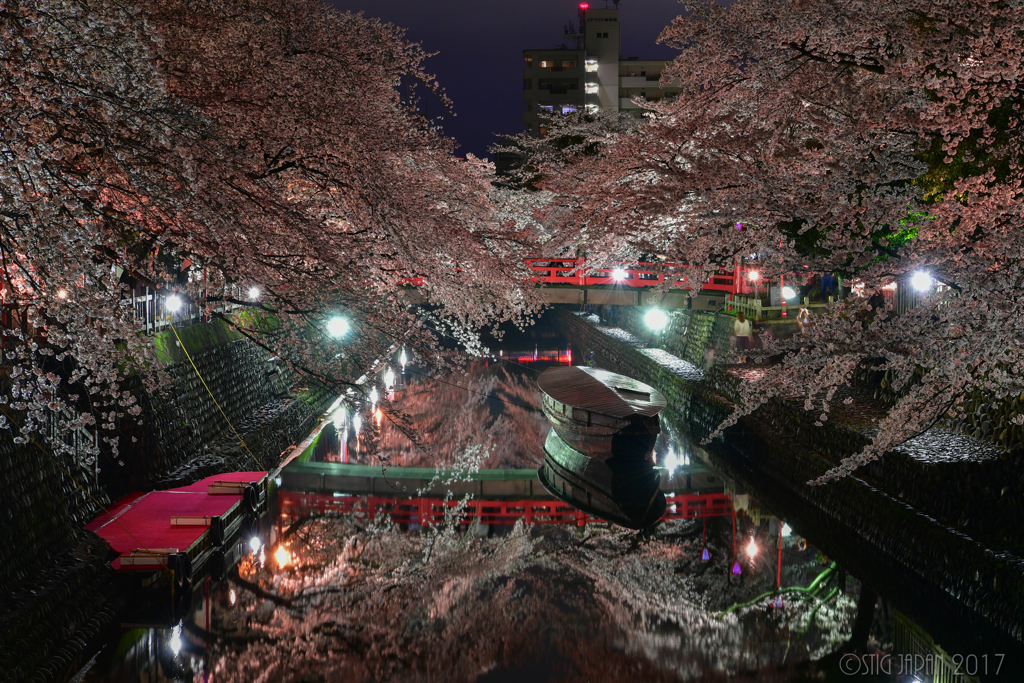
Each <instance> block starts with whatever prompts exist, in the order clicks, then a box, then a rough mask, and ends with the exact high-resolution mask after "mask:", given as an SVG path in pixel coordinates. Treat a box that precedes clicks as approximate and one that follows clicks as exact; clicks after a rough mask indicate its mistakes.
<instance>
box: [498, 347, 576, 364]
mask: <svg viewBox="0 0 1024 683" xmlns="http://www.w3.org/2000/svg"><path fill="white" fill-rule="evenodd" d="M499 358H505V359H508V360H510V361H513V362H515V363H558V364H559V365H572V349H566V350H565V351H534V352H533V353H519V354H515V353H510V354H508V355H507V356H506V355H501V356H499Z"/></svg>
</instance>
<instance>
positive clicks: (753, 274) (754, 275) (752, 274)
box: [747, 270, 761, 299]
mask: <svg viewBox="0 0 1024 683" xmlns="http://www.w3.org/2000/svg"><path fill="white" fill-rule="evenodd" d="M759 277H761V273H759V272H758V271H756V270H748V271H747V279H748V280H750V281H751V282H753V283H754V298H755V299H756V298H757V279H758V278H759Z"/></svg>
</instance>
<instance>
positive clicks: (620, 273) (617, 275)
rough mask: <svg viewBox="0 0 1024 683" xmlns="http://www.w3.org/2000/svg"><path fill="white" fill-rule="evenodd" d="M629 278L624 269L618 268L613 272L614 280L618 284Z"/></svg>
mask: <svg viewBox="0 0 1024 683" xmlns="http://www.w3.org/2000/svg"><path fill="white" fill-rule="evenodd" d="M628 276H629V274H628V273H627V272H626V271H625V269H623V268H616V269H615V270H613V271H612V279H613V280H615V281H616V282H622V281H623V280H625V279H626V278H627V277H628Z"/></svg>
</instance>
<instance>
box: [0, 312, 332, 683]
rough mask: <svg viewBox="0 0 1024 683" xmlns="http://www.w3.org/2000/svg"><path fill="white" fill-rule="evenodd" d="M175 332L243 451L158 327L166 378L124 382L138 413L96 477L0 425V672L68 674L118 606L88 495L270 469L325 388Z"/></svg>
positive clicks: (193, 334) (234, 344) (206, 338)
mask: <svg viewBox="0 0 1024 683" xmlns="http://www.w3.org/2000/svg"><path fill="white" fill-rule="evenodd" d="M199 327H201V328H202V329H198V328H199ZM179 334H180V335H181V339H182V342H184V343H185V345H186V348H188V349H189V352H190V354H191V355H192V360H193V361H194V362H195V364H196V367H197V368H198V369H199V372H200V373H201V374H202V376H203V379H205V380H206V384H207V386H209V388H210V391H212V392H213V394H214V396H216V398H217V402H218V403H219V404H220V406H221V408H222V409H223V410H224V412H225V413H226V414H227V417H228V419H230V421H231V423H232V424H233V425H234V427H235V429H237V430H238V433H239V434H240V435H241V437H242V439H243V440H244V441H245V443H246V445H247V446H248V449H249V451H251V452H252V456H250V455H249V453H247V452H245V451H244V450H243V449H242V447H241V444H240V443H239V441H238V438H237V437H236V436H235V433H234V432H233V431H232V430H231V428H230V427H229V426H228V423H227V420H225V417H224V415H222V414H221V412H220V410H218V408H217V406H216V405H215V404H214V402H213V400H212V399H211V398H210V395H209V393H208V392H207V390H206V388H204V386H203V383H202V382H201V381H200V379H199V378H198V376H197V375H196V372H195V370H194V369H193V368H192V365H191V363H189V362H188V361H187V360H186V359H185V358H184V357H183V356H184V354H183V353H181V352H180V351H179V350H178V348H179V347H178V345H177V340H176V339H175V338H174V337H173V336H171V333H169V332H167V333H163V335H158V337H159V338H158V339H157V340H156V346H157V349H158V353H159V354H160V355H162V356H163V357H164V358H166V359H168V360H171V361H174V362H173V363H172V364H171V365H170V366H169V367H168V368H167V371H168V374H169V375H170V377H171V378H172V383H171V384H170V386H168V387H165V388H164V390H163V391H162V392H160V393H159V394H154V395H147V394H145V393H144V392H141V391H138V390H137V388H138V383H137V382H136V383H133V384H134V386H135V387H136V391H135V392H134V394H135V395H136V397H137V398H139V401H140V405H141V406H142V407H143V413H142V419H143V424H142V425H141V426H140V425H138V424H136V423H135V421H131V420H125V421H122V422H121V423H120V425H119V426H120V433H119V440H120V445H119V448H120V455H119V456H116V457H115V456H113V455H112V454H111V452H110V450H109V448H107V449H104V452H103V453H102V454H101V457H100V463H99V464H100V468H99V474H98V480H97V478H96V473H95V471H94V469H93V468H88V467H82V466H81V465H78V464H75V463H72V462H70V460H71V459H70V458H68V459H67V461H66V462H65V461H64V460H62V461H60V462H58V461H56V460H55V459H54V458H53V457H52V456H50V455H48V454H46V453H44V452H43V451H41V450H40V449H38V448H37V447H36V446H35V445H33V444H27V445H18V444H15V443H14V442H13V440H12V438H11V435H10V433H9V432H4V433H0V486H3V488H4V495H3V496H0V501H2V502H0V525H2V526H3V528H4V529H7V530H9V531H10V534H9V535H7V536H4V541H5V542H4V543H0V680H2V681H7V680H12V681H20V680H62V679H64V678H67V677H68V676H69V675H70V674H71V673H73V669H74V667H76V666H80V665H81V664H82V663H83V662H81V661H80V657H81V653H82V652H83V651H84V648H85V647H86V644H87V643H88V641H89V640H90V639H91V638H94V637H95V636H96V635H97V634H98V633H99V632H100V631H101V630H102V629H104V628H105V627H106V626H107V625H108V624H110V623H111V621H112V620H113V619H114V617H115V616H116V615H117V613H118V612H119V610H120V608H121V604H120V602H119V601H121V600H122V599H123V596H121V595H120V594H119V592H118V591H117V589H116V587H115V584H114V580H115V577H114V573H113V571H112V570H111V569H110V567H109V565H108V564H107V561H108V559H109V558H108V557H107V553H108V552H109V546H107V545H106V543H104V542H103V541H102V540H100V539H99V538H98V537H96V536H95V535H94V534H91V533H89V532H84V531H82V526H83V525H84V524H85V523H87V522H88V521H89V520H91V519H92V518H93V517H95V515H96V514H97V513H98V512H99V507H98V505H97V502H96V501H98V502H99V503H102V504H103V505H107V504H109V503H110V501H111V500H116V499H117V498H119V497H120V496H121V495H123V494H124V493H127V492H129V491H133V490H152V489H156V488H170V487H174V486H180V485H184V484H188V483H191V482H194V481H197V480H198V479H201V478H203V477H205V476H209V475H211V474H216V473H218V472H225V471H232V470H239V469H243V470H252V469H264V470H266V469H270V468H272V467H273V466H274V465H275V464H276V463H277V461H278V459H279V456H280V454H281V452H282V451H283V450H285V449H286V448H287V447H288V446H290V445H291V444H293V443H295V442H296V441H298V440H300V439H302V438H303V437H304V436H305V435H306V434H307V433H308V432H309V431H311V430H312V429H313V427H314V426H315V423H316V420H317V418H318V417H319V416H320V415H321V414H322V412H323V411H324V410H325V409H326V408H327V407H328V406H329V404H330V402H331V401H332V400H333V399H334V398H335V397H334V396H333V395H332V394H331V393H330V392H328V391H327V390H326V389H324V388H322V387H317V386H309V387H303V388H301V389H294V390H293V388H292V387H291V384H292V378H291V377H290V376H289V373H288V371H287V369H286V368H282V367H276V366H275V364H274V363H271V362H269V361H268V359H267V356H268V354H267V353H266V352H265V351H263V350H262V349H260V348H258V347H256V346H255V345H253V344H251V343H249V342H247V341H245V340H241V339H238V338H237V335H231V334H230V333H228V332H227V331H226V330H225V329H220V328H217V327H215V326H213V325H207V326H197V328H186V329H184V330H179ZM132 437H134V438H135V440H134V441H133V440H132ZM253 456H255V460H257V461H258V464H257V462H254V458H253ZM121 463H123V464H121ZM62 467H63V468H64V469H65V470H67V472H68V473H69V474H71V475H73V476H74V478H75V480H77V481H78V482H79V483H81V484H83V485H84V486H85V487H86V488H87V489H89V493H90V494H91V496H92V497H90V496H89V495H87V494H86V493H85V492H84V491H82V490H81V489H80V488H79V487H78V486H77V485H76V484H75V483H74V482H72V481H70V480H69V478H68V476H67V475H66V474H65V472H64V471H63V470H62ZM93 498H95V499H96V500H95V501H94V500H93ZM12 537H13V538H12Z"/></svg>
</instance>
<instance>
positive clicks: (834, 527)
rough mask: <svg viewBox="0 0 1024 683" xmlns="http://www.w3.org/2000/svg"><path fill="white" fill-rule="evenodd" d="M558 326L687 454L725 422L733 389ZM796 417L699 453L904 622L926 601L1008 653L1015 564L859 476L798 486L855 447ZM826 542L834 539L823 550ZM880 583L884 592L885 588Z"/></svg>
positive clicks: (1020, 601)
mask: <svg viewBox="0 0 1024 683" xmlns="http://www.w3.org/2000/svg"><path fill="white" fill-rule="evenodd" d="M560 315H561V318H562V321H563V324H564V330H565V333H566V335H567V336H568V337H569V339H570V341H571V342H572V344H573V348H574V349H579V350H580V351H581V352H583V354H584V357H587V356H588V354H589V353H590V352H593V357H594V361H595V364H596V365H598V366H600V367H605V368H608V369H610V370H613V371H615V372H620V373H623V374H626V375H629V376H632V377H636V378H637V379H640V380H642V381H644V382H647V383H649V384H651V385H653V386H655V387H657V388H658V389H659V390H660V391H662V392H663V393H664V394H665V395H666V397H667V398H668V402H669V407H668V408H667V409H666V410H665V412H664V413H663V415H664V417H665V419H666V420H668V421H670V422H671V423H672V425H673V426H674V427H675V428H676V430H677V431H678V432H679V433H681V434H683V435H688V436H689V437H690V439H691V440H692V442H693V443H694V444H698V443H700V441H701V440H703V439H704V438H705V437H706V436H707V435H708V434H710V433H711V431H712V430H713V429H714V427H715V426H716V425H717V424H718V423H719V422H720V421H721V420H722V418H724V417H725V416H726V415H727V414H728V412H729V411H730V409H731V403H730V401H729V399H728V396H730V395H732V394H733V392H734V390H735V383H736V382H738V381H739V380H738V379H737V378H735V377H733V376H729V375H725V374H723V373H721V372H717V371H716V372H712V373H711V374H710V375H707V376H705V377H704V378H703V379H702V380H700V379H698V380H696V381H695V379H694V377H695V375H694V374H693V372H691V373H690V374H689V376H688V377H683V376H680V373H679V372H676V371H673V370H670V369H669V368H667V367H666V366H665V365H664V364H662V363H659V362H656V361H655V360H654V359H653V358H651V357H650V356H649V355H647V354H645V353H644V352H643V351H642V350H640V349H637V348H634V347H632V346H630V345H628V344H624V343H622V342H620V341H619V340H617V339H614V338H612V337H611V336H609V335H607V334H604V333H603V332H601V331H599V330H597V329H596V328H595V327H594V326H593V325H592V324H590V323H588V322H587V321H585V320H584V319H582V318H580V317H579V316H576V315H574V314H572V313H570V312H568V311H562V312H561V313H560ZM808 417H809V416H806V415H805V414H804V411H802V410H800V409H799V407H794V406H788V405H786V404H783V403H782V402H775V403H773V404H771V405H768V406H765V407H764V408H762V409H761V410H759V411H757V412H756V413H755V414H754V415H753V416H750V417H747V418H743V419H741V420H740V423H739V424H738V425H737V426H736V427H733V428H731V429H729V430H727V432H726V434H725V436H724V438H721V439H716V440H715V441H713V442H711V443H710V444H708V445H707V446H705V447H704V448H706V449H707V451H708V452H709V453H710V454H711V455H712V457H713V458H717V459H718V460H719V462H720V463H723V464H726V465H730V466H732V467H734V468H736V469H740V470H743V471H745V472H746V473H747V476H748V479H749V480H750V481H751V482H752V483H754V484H755V485H757V484H758V482H760V481H762V480H763V481H765V482H772V485H773V486H774V488H775V489H776V490H777V491H779V492H781V495H782V496H784V497H786V498H788V499H790V500H795V501H798V502H800V503H801V505H802V506H803V507H804V508H805V509H806V510H810V511H811V513H810V515H809V516H810V517H812V518H813V519H814V520H815V524H816V525H817V527H818V528H819V529H821V530H823V531H821V532H820V533H819V534H817V535H815V536H813V537H812V540H813V541H814V543H815V544H816V545H818V546H819V547H820V548H822V549H823V550H824V551H825V552H827V553H828V554H829V555H830V556H834V557H835V558H836V559H837V560H839V561H840V562H841V563H843V564H844V565H845V566H847V567H848V569H849V570H850V571H851V572H852V573H853V574H855V575H858V576H862V577H877V582H876V586H877V588H878V589H879V591H880V592H881V593H883V594H887V597H889V598H890V599H891V600H892V601H893V602H894V603H895V604H896V605H897V606H902V607H903V609H904V610H905V611H906V612H908V613H910V614H915V613H919V612H920V610H919V609H918V608H919V607H920V603H921V601H925V602H930V603H932V605H933V607H934V609H933V613H934V614H946V615H948V614H950V613H952V614H956V615H958V616H959V617H960V618H961V620H962V621H961V623H959V624H955V625H954V626H956V627H958V628H960V629H964V632H965V633H966V632H970V630H971V629H974V631H975V632H977V633H979V634H985V635H986V636H987V637H990V641H989V642H990V643H991V642H1014V643H1016V645H1017V646H1019V644H1020V643H1021V642H1022V640H1024V633H1022V628H1024V562H1022V561H1021V559H1020V558H1019V556H1017V555H1016V554H1015V553H1012V552H1007V551H998V552H997V551H993V550H992V549H991V548H989V547H986V546H984V545H982V544H981V543H979V542H977V541H976V540H975V539H973V538H971V537H969V536H967V535H965V534H963V533H961V532H958V531H956V530H953V529H950V528H948V527H947V526H944V525H942V524H939V523H937V522H936V521H935V520H934V519H932V518H931V517H929V516H927V515H926V514H924V513H923V512H921V511H920V510H918V509H915V508H913V507H911V506H910V505H908V504H906V503H905V502H903V501H901V500H899V499H898V498H897V497H895V496H891V495H888V494H886V493H884V492H883V491H880V490H879V489H878V488H876V487H874V486H872V485H871V484H870V483H869V482H867V481H865V480H864V479H863V478H861V477H855V476H850V477H846V478H845V479H843V480H840V481H838V482H833V483H830V484H828V485H826V486H809V485H808V484H807V483H806V482H808V481H810V480H812V479H814V478H816V477H818V476H820V475H821V474H823V473H824V472H825V471H826V470H828V469H829V468H830V467H831V466H833V465H834V464H835V462H837V458H838V457H842V455H843V454H846V453H850V452H853V451H854V450H855V449H856V448H857V447H858V446H859V444H860V443H861V439H862V438H863V437H861V436H860V435H858V434H855V433H850V432H844V431H843V430H837V429H833V428H830V427H828V426H825V427H822V428H817V427H814V426H813V419H811V420H810V423H808V421H807V418H808ZM886 457H887V458H888V456H886ZM935 486H936V488H935V489H934V490H933V491H932V492H931V494H932V497H941V496H942V495H943V490H944V489H948V488H950V486H949V483H948V482H947V483H946V485H945V486H943V485H941V483H940V482H938V481H936V482H935ZM794 529H796V530H797V531H798V532H801V531H802V530H801V529H800V528H799V527H797V526H794ZM824 530H827V531H824ZM803 533H805V534H806V535H810V534H808V533H807V532H806V531H805V532H803ZM833 537H834V538H833ZM838 539H843V540H842V542H835V540H838ZM885 576H888V577H890V579H891V581H890V582H888V583H887V582H886V581H885V580H884V578H883V577H885ZM894 587H898V589H897V590H896V591H895V592H893V588H894ZM908 602H912V603H913V604H908ZM923 623H924V625H925V626H926V628H929V630H932V631H933V632H942V631H943V628H945V629H946V632H948V630H949V626H950V625H949V624H948V623H947V624H942V623H940V620H939V619H937V618H936V619H932V620H930V621H929V620H928V619H927V617H925V618H924V620H923Z"/></svg>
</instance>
